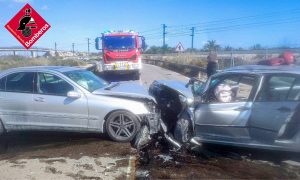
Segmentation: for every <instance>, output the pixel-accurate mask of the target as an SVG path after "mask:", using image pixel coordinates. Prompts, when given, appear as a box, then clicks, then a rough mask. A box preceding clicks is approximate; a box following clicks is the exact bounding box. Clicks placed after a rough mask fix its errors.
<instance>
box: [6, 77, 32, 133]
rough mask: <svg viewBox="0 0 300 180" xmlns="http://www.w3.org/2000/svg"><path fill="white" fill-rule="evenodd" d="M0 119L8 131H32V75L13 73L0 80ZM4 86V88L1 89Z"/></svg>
mask: <svg viewBox="0 0 300 180" xmlns="http://www.w3.org/2000/svg"><path fill="white" fill-rule="evenodd" d="M1 84H2V85H1V86H2V88H1V93H0V104H1V105H0V109H1V119H2V121H3V123H4V124H5V125H6V128H8V129H16V128H17V129H20V128H21V129H23V128H29V129H32V128H33V127H32V118H33V114H34V112H35V109H34V107H33V104H32V97H33V86H34V73H33V72H15V73H11V74H9V75H7V76H5V77H3V78H1ZM3 86H4V87H3Z"/></svg>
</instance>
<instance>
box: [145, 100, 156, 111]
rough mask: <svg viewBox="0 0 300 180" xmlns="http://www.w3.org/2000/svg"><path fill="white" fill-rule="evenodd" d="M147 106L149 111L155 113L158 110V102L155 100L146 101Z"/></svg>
mask: <svg viewBox="0 0 300 180" xmlns="http://www.w3.org/2000/svg"><path fill="white" fill-rule="evenodd" d="M145 106H146V108H147V109H148V111H149V112H152V113H155V112H156V111H157V108H156V104H155V103H154V102H153V101H149V102H146V104H145Z"/></svg>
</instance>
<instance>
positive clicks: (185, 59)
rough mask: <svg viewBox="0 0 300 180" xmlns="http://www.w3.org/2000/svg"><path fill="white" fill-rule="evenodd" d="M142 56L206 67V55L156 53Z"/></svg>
mask: <svg viewBox="0 0 300 180" xmlns="http://www.w3.org/2000/svg"><path fill="white" fill-rule="evenodd" d="M144 58H147V59H156V60H163V61H168V62H172V63H177V64H187V65H195V66H199V67H206V65H207V60H206V56H203V57H202V56H197V55H194V54H176V55H171V56H170V55H163V56H161V55H157V56H153V57H152V56H151V55H150V56H149V55H144Z"/></svg>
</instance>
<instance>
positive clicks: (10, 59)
mask: <svg viewBox="0 0 300 180" xmlns="http://www.w3.org/2000/svg"><path fill="white" fill-rule="evenodd" d="M85 65H87V63H86V62H84V61H81V60H76V59H61V58H45V57H38V58H29V57H23V56H2V57H0V71H3V70H5V69H9V68H14V67H24V66H85Z"/></svg>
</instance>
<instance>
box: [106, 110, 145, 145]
mask: <svg viewBox="0 0 300 180" xmlns="http://www.w3.org/2000/svg"><path fill="white" fill-rule="evenodd" d="M140 127H141V125H140V121H139V120H138V118H137V117H136V116H135V115H133V114H131V113H130V112H127V111H115V112H113V113H111V114H110V115H109V117H108V118H107V120H106V126H105V128H106V132H107V134H108V136H109V137H110V138H111V139H112V140H114V141H118V142H130V141H131V140H133V138H134V137H135V135H136V133H137V132H138V131H139V130H140Z"/></svg>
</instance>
